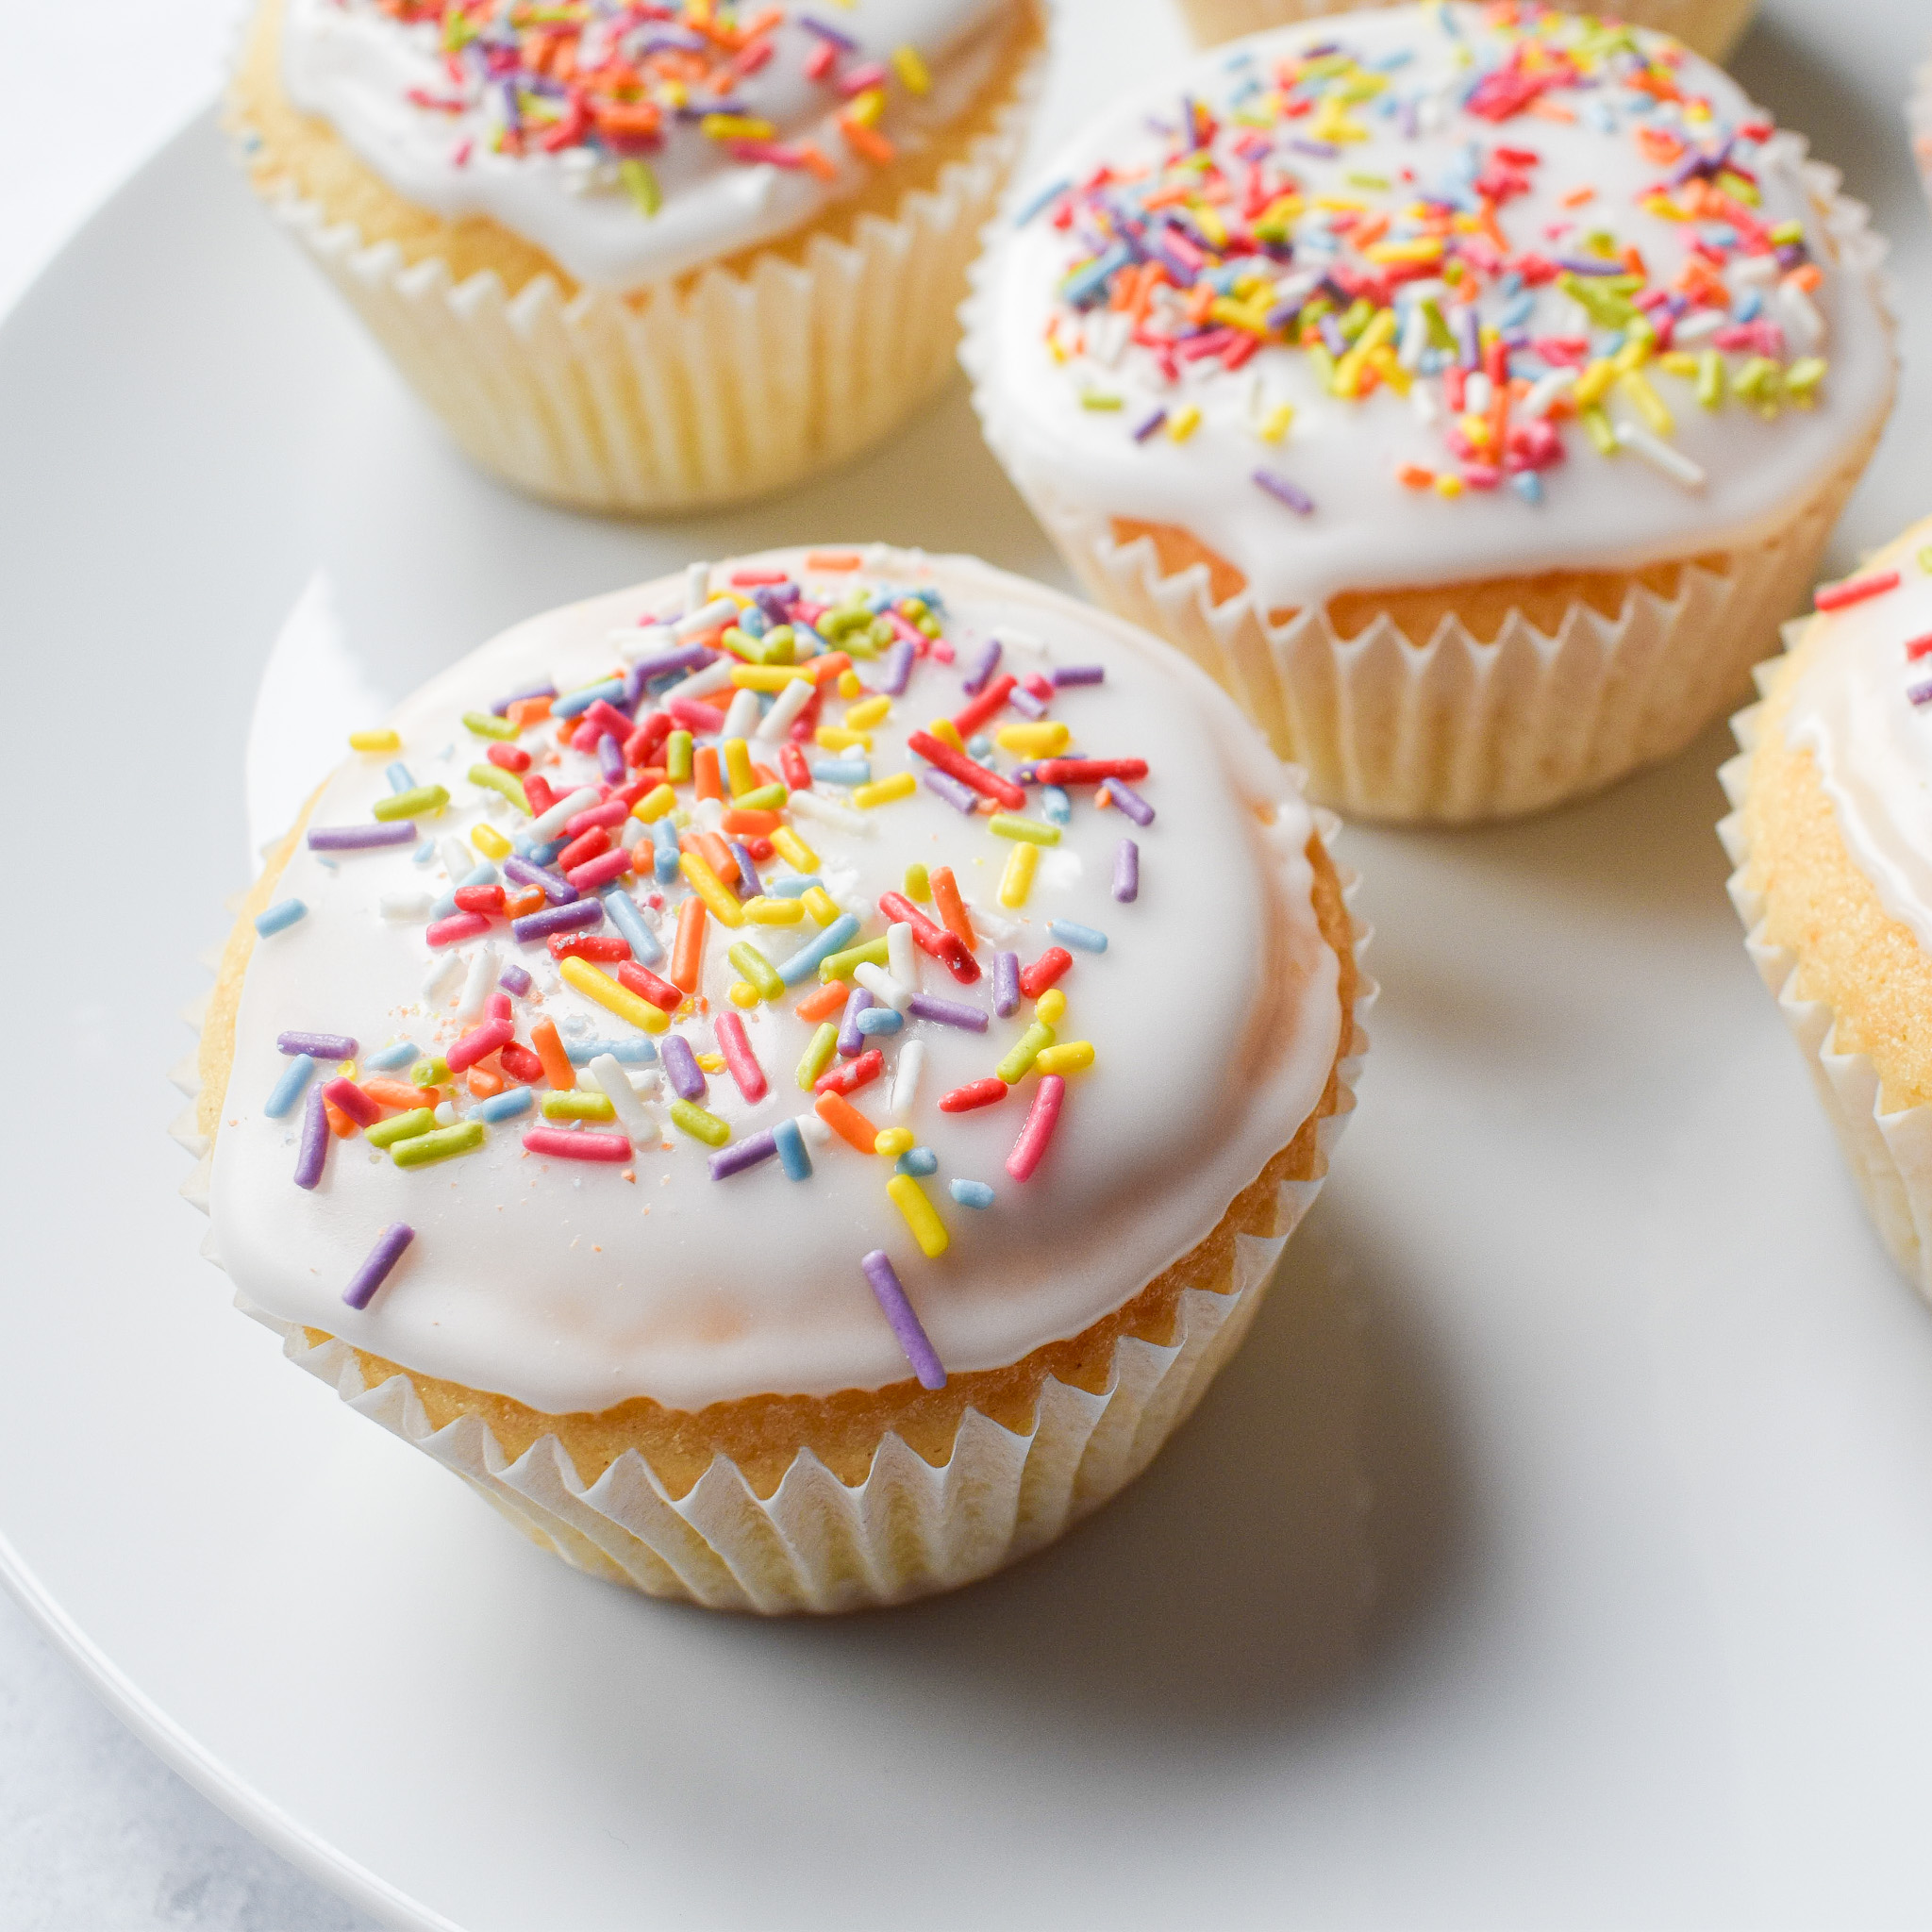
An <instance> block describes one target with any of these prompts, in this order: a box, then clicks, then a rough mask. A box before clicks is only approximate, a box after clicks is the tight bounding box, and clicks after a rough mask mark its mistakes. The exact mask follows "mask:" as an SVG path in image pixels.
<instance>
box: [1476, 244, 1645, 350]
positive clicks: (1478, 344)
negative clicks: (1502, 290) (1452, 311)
mask: <svg viewBox="0 0 1932 1932" xmlns="http://www.w3.org/2000/svg"><path fill="white" fill-rule="evenodd" d="M1611 273H1612V274H1613V275H1614V274H1615V273H1616V271H1615V270H1614V269H1613V270H1612V271H1611ZM1456 346H1457V361H1459V362H1460V363H1461V364H1462V366H1463V368H1465V369H1474V368H1475V367H1476V366H1477V365H1478V364H1479V363H1480V362H1481V361H1482V359H1483V345H1482V335H1481V332H1480V331H1479V330H1478V329H1477V327H1476V320H1475V310H1474V308H1468V307H1464V308H1458V309H1457V311H1456Z"/></svg>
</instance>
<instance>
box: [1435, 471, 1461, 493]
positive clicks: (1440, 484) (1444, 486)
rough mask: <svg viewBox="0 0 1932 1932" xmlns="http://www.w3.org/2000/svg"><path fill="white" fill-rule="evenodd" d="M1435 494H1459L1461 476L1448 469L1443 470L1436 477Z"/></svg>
mask: <svg viewBox="0 0 1932 1932" xmlns="http://www.w3.org/2000/svg"><path fill="white" fill-rule="evenodd" d="M1436 494H1437V495H1438V496H1460V495H1461V494H1462V478H1461V477H1460V476H1457V475H1454V474H1453V473H1452V472H1450V471H1447V470H1445V471H1443V473H1442V474H1441V475H1440V476H1438V477H1437V478H1436Z"/></svg>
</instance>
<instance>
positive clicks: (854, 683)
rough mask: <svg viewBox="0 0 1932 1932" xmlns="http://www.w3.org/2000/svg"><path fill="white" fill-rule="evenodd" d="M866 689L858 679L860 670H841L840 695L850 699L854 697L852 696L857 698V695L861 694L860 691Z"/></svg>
mask: <svg viewBox="0 0 1932 1932" xmlns="http://www.w3.org/2000/svg"><path fill="white" fill-rule="evenodd" d="M864 689H865V687H864V685H862V684H860V683H859V681H858V672H856V671H841V672H840V674H839V695H840V696H841V698H845V699H848V700H850V699H852V698H856V697H857V696H858V694H859V692H860V691H863V690H864Z"/></svg>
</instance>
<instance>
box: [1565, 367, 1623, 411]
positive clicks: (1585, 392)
mask: <svg viewBox="0 0 1932 1932" xmlns="http://www.w3.org/2000/svg"><path fill="white" fill-rule="evenodd" d="M1616 379H1617V365H1616V364H1615V363H1614V362H1612V361H1611V360H1610V359H1609V358H1608V357H1607V356H1599V357H1598V358H1596V360H1595V361H1594V362H1592V363H1591V365H1590V367H1589V368H1588V369H1586V370H1585V371H1584V372H1583V374H1582V375H1579V376H1578V377H1577V378H1576V387H1575V389H1574V391H1572V393H1573V394H1574V396H1575V398H1576V407H1577V408H1579V409H1587V408H1590V407H1591V405H1592V404H1595V403H1600V402H1602V401H1603V399H1604V398H1605V397H1606V396H1607V395H1608V394H1609V392H1610V385H1611V383H1613V382H1615V381H1616Z"/></svg>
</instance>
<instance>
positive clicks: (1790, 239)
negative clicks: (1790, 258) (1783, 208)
mask: <svg viewBox="0 0 1932 1932" xmlns="http://www.w3.org/2000/svg"><path fill="white" fill-rule="evenodd" d="M1804 239H1805V225H1804V223H1803V222H1780V223H1779V224H1778V225H1777V226H1776V227H1774V229H1773V230H1772V231H1771V240H1772V245H1773V246H1774V247H1775V248H1790V247H1793V246H1795V244H1796V243H1798V242H1802V241H1803V240H1804Z"/></svg>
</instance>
